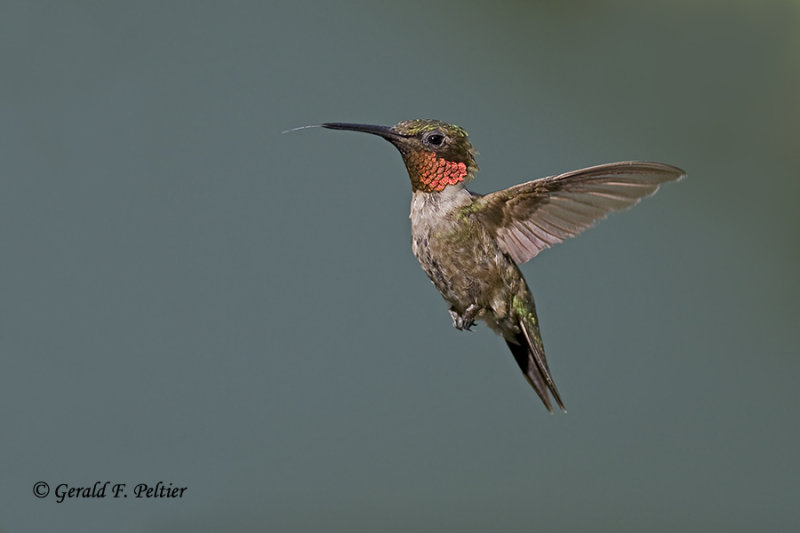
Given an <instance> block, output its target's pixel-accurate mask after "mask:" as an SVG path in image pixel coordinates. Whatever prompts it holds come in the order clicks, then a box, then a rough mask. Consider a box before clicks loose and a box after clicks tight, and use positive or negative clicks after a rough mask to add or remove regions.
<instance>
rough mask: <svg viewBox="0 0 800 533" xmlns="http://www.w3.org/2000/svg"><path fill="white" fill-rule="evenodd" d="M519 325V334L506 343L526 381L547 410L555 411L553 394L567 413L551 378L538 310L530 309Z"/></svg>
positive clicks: (508, 339) (521, 317)
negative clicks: (537, 318) (537, 316)
mask: <svg viewBox="0 0 800 533" xmlns="http://www.w3.org/2000/svg"><path fill="white" fill-rule="evenodd" d="M518 325H519V329H520V331H519V333H516V334H515V335H513V336H512V337H511V338H508V337H506V343H507V344H508V347H509V348H510V349H511V353H512V354H514V359H515V360H516V361H517V364H518V365H519V367H520V368H521V369H522V373H523V374H524V375H525V379H527V380H528V383H530V384H531V387H533V390H535V391H536V394H538V395H539V398H541V399H542V402H543V403H544V405H545V407H547V410H548V411H550V412H552V411H553V406H552V404H551V403H550V394H551V393H552V395H553V398H554V399H555V401H556V403H557V404H558V406H559V407H560V408H561V410H562V411H564V412H565V413H566V412H567V410H566V409H565V408H564V402H562V401H561V396H560V395H559V394H558V389H557V388H556V384H555V382H554V381H553V378H552V377H551V376H550V369H549V368H548V367H547V359H546V358H545V356H544V345H543V344H542V336H541V334H540V333H539V325H538V324H537V320H536V310H535V309H528V310H527V312H526V313H525V314H523V315H522V316H520V318H519V322H518Z"/></svg>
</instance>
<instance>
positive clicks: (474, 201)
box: [287, 119, 685, 412]
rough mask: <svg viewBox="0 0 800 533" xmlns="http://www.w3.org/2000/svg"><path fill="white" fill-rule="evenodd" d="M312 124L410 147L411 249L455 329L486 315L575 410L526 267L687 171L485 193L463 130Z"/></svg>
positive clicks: (537, 380)
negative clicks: (550, 359)
mask: <svg viewBox="0 0 800 533" xmlns="http://www.w3.org/2000/svg"><path fill="white" fill-rule="evenodd" d="M305 127H308V126H305ZM312 127H323V128H328V129H332V130H348V131H356V132H362V133H369V134H372V135H377V136H379V137H383V138H384V139H386V140H387V141H389V142H390V143H392V144H393V145H394V146H395V148H397V149H398V150H399V151H400V154H401V156H402V158H403V162H404V163H405V166H406V170H407V171H408V176H409V178H411V189H412V198H411V215H410V218H411V249H412V251H413V253H414V255H415V256H416V257H417V259H418V260H419V264H420V265H421V266H422V269H423V270H424V271H425V273H426V274H427V275H428V277H429V278H430V280H431V281H432V282H433V284H434V285H435V286H436V288H437V289H438V290H439V292H440V293H441V295H442V297H443V298H444V300H445V301H446V302H447V303H448V304H449V306H450V307H449V312H450V317H451V319H452V322H453V326H454V327H455V328H457V329H459V330H470V328H471V327H472V326H474V325H475V322H476V321H477V320H481V321H483V322H485V323H486V324H487V325H488V326H489V328H491V329H492V330H493V331H495V332H496V333H497V334H498V335H500V336H501V337H502V338H503V339H504V340H505V342H506V344H507V345H508V347H509V349H510V350H511V353H512V355H513V356H514V359H515V360H516V362H517V364H518V365H519V367H520V369H521V370H522V373H523V375H524V376H525V378H526V379H527V381H528V383H530V385H531V387H533V389H534V391H536V394H537V395H538V396H539V398H540V399H541V400H542V403H544V406H545V407H546V408H547V410H548V411H550V412H552V411H553V406H552V402H551V399H550V396H551V395H552V397H553V399H554V400H555V402H556V403H557V404H558V406H559V407H560V408H561V409H562V410H563V411H564V412H566V409H565V408H564V402H563V401H562V399H561V395H560V394H559V392H558V389H557V388H556V384H555V382H554V381H553V378H552V376H551V373H550V369H549V367H548V365H547V359H546V357H545V353H544V345H543V343H542V335H541V332H540V328H539V319H538V317H537V315H536V305H535V304H534V301H533V295H532V294H531V290H530V288H529V287H528V284H527V283H526V282H525V278H524V277H523V276H522V273H521V272H520V269H519V265H521V264H523V263H525V262H527V261H530V260H531V259H533V258H534V257H535V256H536V255H537V254H538V253H539V252H541V251H542V250H544V249H545V248H549V247H550V246H552V245H554V244H557V243H559V242H562V241H563V240H565V239H567V238H569V237H573V236H575V235H577V234H579V233H581V232H582V231H583V230H585V229H587V228H589V227H590V226H592V225H593V224H594V223H595V222H596V221H597V220H599V219H601V218H604V217H605V216H606V215H608V214H609V213H610V212H612V211H617V210H620V209H625V208H627V207H630V206H632V205H634V204H636V203H637V202H639V200H641V199H642V198H644V197H646V196H650V195H652V194H653V193H655V192H656V190H657V189H658V187H659V185H661V184H662V183H665V182H668V181H676V180H679V179H681V178H683V177H684V176H685V173H684V172H683V170H681V169H679V168H676V167H674V166H671V165H666V164H663V163H652V162H643V161H625V162H619V163H609V164H604V165H598V166H593V167H589V168H584V169H581V170H575V171H572V172H567V173H565V174H560V175H557V176H550V177H546V178H541V179H536V180H533V181H528V182H526V183H522V184H519V185H515V186H513V187H509V188H508V189H503V190H500V191H496V192H492V193H489V194H486V195H480V194H476V193H473V192H470V191H469V190H467V189H466V188H465V184H466V183H467V182H468V181H470V180H471V179H472V178H473V177H474V176H475V174H476V172H477V171H478V165H477V164H476V163H475V155H476V154H477V152H476V151H475V149H474V148H473V147H472V144H471V143H470V141H469V137H468V135H467V132H466V131H465V130H464V129H463V128H461V127H459V126H456V125H453V124H448V123H445V122H441V121H438V120H427V119H425V120H423V119H414V120H406V121H403V122H400V123H398V124H395V125H394V126H375V125H369V124H351V123H342V122H328V123H324V124H319V125H318V126H312ZM295 129H301V128H295ZM287 131H290V130H287Z"/></svg>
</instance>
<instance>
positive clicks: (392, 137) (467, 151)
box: [321, 119, 478, 192]
mask: <svg viewBox="0 0 800 533" xmlns="http://www.w3.org/2000/svg"><path fill="white" fill-rule="evenodd" d="M321 126H322V127H323V128H329V129H333V130H349V131H360V132H364V133H371V134H373V135H379V136H380V137H383V138H384V139H386V140H387V141H389V142H390V143H392V144H393V145H395V147H396V148H397V149H398V150H399V151H400V154H401V155H402V156H403V161H404V162H405V164H406V168H407V169H408V175H409V177H410V178H411V186H412V187H413V188H414V190H415V191H417V190H420V191H424V192H440V191H443V190H444V189H445V188H446V187H449V186H457V187H462V186H463V183H464V182H465V181H467V180H470V179H472V177H473V176H474V174H475V173H476V172H477V171H478V165H477V164H476V163H475V154H476V153H477V152H476V151H475V149H474V148H473V147H472V144H471V143H470V142H469V139H468V137H467V132H466V131H464V129H463V128H461V127H459V126H455V125H453V124H447V123H446V122H441V121H439V120H427V119H426V120H423V119H414V120H405V121H403V122H400V123H398V124H395V125H394V126H373V125H369V124H349V123H341V122H328V123H325V124H322V125H321Z"/></svg>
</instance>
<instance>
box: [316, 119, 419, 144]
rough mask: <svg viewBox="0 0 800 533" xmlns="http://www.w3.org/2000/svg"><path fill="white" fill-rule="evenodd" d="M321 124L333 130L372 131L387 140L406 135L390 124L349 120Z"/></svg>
mask: <svg viewBox="0 0 800 533" xmlns="http://www.w3.org/2000/svg"><path fill="white" fill-rule="evenodd" d="M320 126H322V127H323V128H328V129H331V130H347V131H360V132H363V133H371V134H373V135H379V136H381V137H383V138H384V139H386V140H387V141H392V140H397V139H402V138H404V137H405V135H401V134H399V133H397V132H396V131H394V130H393V129H392V128H391V127H389V126H374V125H372V124H349V123H347V122H326V123H325V124H320Z"/></svg>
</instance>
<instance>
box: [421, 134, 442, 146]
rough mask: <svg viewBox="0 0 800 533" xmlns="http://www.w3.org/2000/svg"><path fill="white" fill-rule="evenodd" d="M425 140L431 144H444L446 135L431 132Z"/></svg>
mask: <svg viewBox="0 0 800 533" xmlns="http://www.w3.org/2000/svg"><path fill="white" fill-rule="evenodd" d="M425 140H426V141H427V143H428V144H430V145H431V146H441V145H442V144H444V135H442V134H441V133H431V134H430V135H428V136H427V137H426V138H425Z"/></svg>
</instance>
